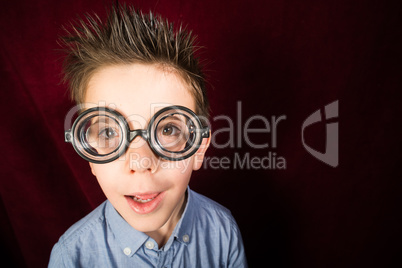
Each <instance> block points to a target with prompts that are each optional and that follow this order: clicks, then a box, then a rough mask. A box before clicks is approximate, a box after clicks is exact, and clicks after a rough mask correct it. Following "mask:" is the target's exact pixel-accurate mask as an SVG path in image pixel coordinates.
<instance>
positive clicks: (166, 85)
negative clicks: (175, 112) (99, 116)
mask: <svg viewBox="0 0 402 268" xmlns="http://www.w3.org/2000/svg"><path fill="white" fill-rule="evenodd" d="M84 102H85V103H84V107H85V109H87V108H91V107H96V106H106V107H110V108H113V109H115V110H117V111H119V112H120V113H121V114H122V115H124V116H125V117H130V116H136V115H137V116H138V115H140V116H142V117H144V119H149V118H150V117H152V115H153V114H155V112H156V111H158V110H160V109H161V108H163V107H166V106H171V105H181V106H185V107H188V108H190V109H191V110H193V111H195V100H194V97H193V95H192V94H191V93H190V90H189V86H188V85H187V84H186V83H185V82H184V80H183V79H182V78H181V77H180V76H179V75H178V74H177V73H176V72H172V71H168V70H166V69H162V68H159V67H156V66H154V65H143V64H130V65H117V66H110V67H104V68H102V69H100V70H98V71H97V72H96V73H95V74H94V75H93V76H92V77H91V79H90V81H89V83H88V87H87V91H86V94H85V99H84Z"/></svg>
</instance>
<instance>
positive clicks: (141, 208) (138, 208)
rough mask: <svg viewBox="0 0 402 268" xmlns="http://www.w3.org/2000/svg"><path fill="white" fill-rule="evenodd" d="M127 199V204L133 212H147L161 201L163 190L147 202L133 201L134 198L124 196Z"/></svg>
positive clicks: (152, 209) (151, 210)
mask: <svg viewBox="0 0 402 268" xmlns="http://www.w3.org/2000/svg"><path fill="white" fill-rule="evenodd" d="M124 197H125V198H126V200H127V203H128V205H129V206H130V207H131V209H132V210H134V212H136V213H138V214H148V213H151V212H153V211H154V210H156V209H157V208H158V206H159V204H160V203H161V202H162V200H163V198H164V197H165V192H162V193H160V194H158V196H156V197H155V198H154V199H153V200H151V201H149V202H147V203H140V202H137V201H134V199H133V198H132V197H130V196H124Z"/></svg>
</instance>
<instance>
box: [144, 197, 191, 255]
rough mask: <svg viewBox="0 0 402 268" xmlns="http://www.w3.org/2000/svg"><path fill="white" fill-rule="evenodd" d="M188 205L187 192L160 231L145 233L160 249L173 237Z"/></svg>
mask: <svg viewBox="0 0 402 268" xmlns="http://www.w3.org/2000/svg"><path fill="white" fill-rule="evenodd" d="M186 204H187V191H186V193H185V194H184V195H183V198H182V199H181V201H180V202H179V204H178V205H177V207H176V208H175V210H174V211H173V213H172V215H171V217H170V218H169V219H168V221H167V222H166V223H165V224H164V225H163V226H162V227H161V228H160V229H158V230H155V231H152V232H146V233H145V234H147V235H148V236H150V237H151V238H152V239H153V240H155V242H156V243H158V247H159V248H162V247H163V246H164V245H165V244H166V243H167V241H168V240H169V237H170V236H171V235H172V232H173V230H174V228H175V227H176V225H177V223H178V222H179V220H180V218H181V216H182V215H183V212H184V208H185V207H186Z"/></svg>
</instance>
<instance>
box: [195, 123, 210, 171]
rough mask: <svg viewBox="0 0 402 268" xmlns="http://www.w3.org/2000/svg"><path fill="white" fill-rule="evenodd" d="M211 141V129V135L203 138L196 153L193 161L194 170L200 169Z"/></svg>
mask: <svg viewBox="0 0 402 268" xmlns="http://www.w3.org/2000/svg"><path fill="white" fill-rule="evenodd" d="M210 143H211V130H210V131H209V137H208V138H204V139H202V143H201V146H200V148H198V151H197V152H196V153H195V155H194V156H193V157H194V162H193V170H199V169H200V168H201V166H202V162H203V161H204V156H205V152H206V151H207V149H208V147H209V144H210Z"/></svg>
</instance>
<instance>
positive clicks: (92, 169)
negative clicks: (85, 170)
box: [89, 162, 96, 177]
mask: <svg viewBox="0 0 402 268" xmlns="http://www.w3.org/2000/svg"><path fill="white" fill-rule="evenodd" d="M89 166H90V167H91V172H92V174H94V176H95V177H96V173H95V169H94V164H93V163H91V162H89Z"/></svg>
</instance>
